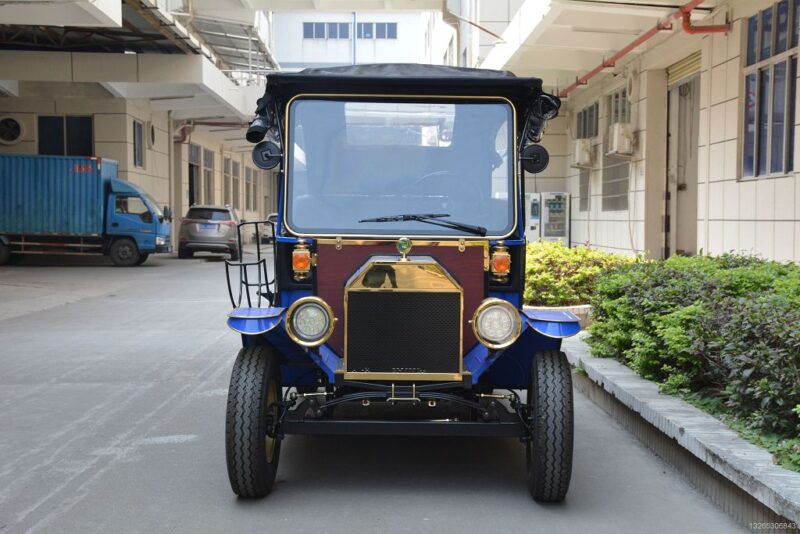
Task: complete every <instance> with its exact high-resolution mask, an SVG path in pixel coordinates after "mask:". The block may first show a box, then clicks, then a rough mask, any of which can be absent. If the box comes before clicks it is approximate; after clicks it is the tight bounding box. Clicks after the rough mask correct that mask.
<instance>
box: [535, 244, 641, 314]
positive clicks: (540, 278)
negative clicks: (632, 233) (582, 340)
mask: <svg viewBox="0 0 800 534" xmlns="http://www.w3.org/2000/svg"><path fill="white" fill-rule="evenodd" d="M634 261H636V258H632V257H627V256H620V255H618V254H610V253H608V252H603V251H600V250H596V249H591V248H588V247H575V248H567V247H565V246H564V245H562V244H561V242H558V241H556V242H549V241H537V242H534V243H529V244H528V248H527V254H526V258H525V304H529V305H534V306H571V305H574V304H588V303H589V300H590V299H591V297H592V294H593V293H594V286H595V283H596V281H597V277H598V275H600V273H603V272H605V271H607V270H608V269H612V268H615V267H618V266H620V265H627V264H630V263H631V262H634Z"/></svg>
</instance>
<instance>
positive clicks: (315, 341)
mask: <svg viewBox="0 0 800 534" xmlns="http://www.w3.org/2000/svg"><path fill="white" fill-rule="evenodd" d="M334 322H335V319H334V317H333V310H331V307H330V306H328V304H327V303H326V302H325V301H324V300H322V299H321V298H319V297H303V298H301V299H297V300H296V301H294V303H293V304H292V305H291V306H289V310H288V311H287V312H286V332H287V333H288V334H289V337H290V338H292V341H294V342H295V343H297V344H298V345H303V346H304V347H316V346H318V345H322V344H323V343H325V342H326V341H327V340H328V338H329V337H331V334H332V333H333V326H334Z"/></svg>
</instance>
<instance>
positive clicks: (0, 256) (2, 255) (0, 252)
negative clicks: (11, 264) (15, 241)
mask: <svg viewBox="0 0 800 534" xmlns="http://www.w3.org/2000/svg"><path fill="white" fill-rule="evenodd" d="M10 259H11V249H10V248H8V245H6V244H5V243H3V242H2V241H0V265H5V264H6V263H8V261H9V260H10Z"/></svg>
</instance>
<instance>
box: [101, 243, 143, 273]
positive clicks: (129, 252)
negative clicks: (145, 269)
mask: <svg viewBox="0 0 800 534" xmlns="http://www.w3.org/2000/svg"><path fill="white" fill-rule="evenodd" d="M108 255H109V256H111V261H112V262H114V265H116V266H117V267H133V266H134V265H138V264H137V262H138V261H139V258H140V257H141V254H140V253H139V247H137V246H136V242H135V241H134V240H133V239H128V238H127V237H123V238H121V239H117V240H116V241H114V242H113V243H112V244H111V248H110V249H109V250H108Z"/></svg>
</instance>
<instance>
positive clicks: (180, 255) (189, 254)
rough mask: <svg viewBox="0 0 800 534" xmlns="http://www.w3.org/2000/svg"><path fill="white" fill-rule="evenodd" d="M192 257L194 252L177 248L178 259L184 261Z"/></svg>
mask: <svg viewBox="0 0 800 534" xmlns="http://www.w3.org/2000/svg"><path fill="white" fill-rule="evenodd" d="M193 256H194V252H192V251H191V250H186V249H185V248H182V247H178V258H179V259H182V260H185V259H186V258H191V257H193Z"/></svg>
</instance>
